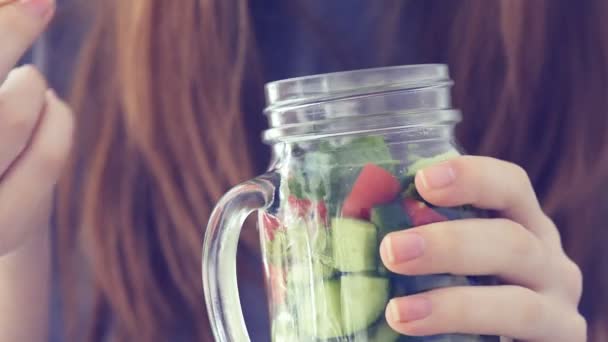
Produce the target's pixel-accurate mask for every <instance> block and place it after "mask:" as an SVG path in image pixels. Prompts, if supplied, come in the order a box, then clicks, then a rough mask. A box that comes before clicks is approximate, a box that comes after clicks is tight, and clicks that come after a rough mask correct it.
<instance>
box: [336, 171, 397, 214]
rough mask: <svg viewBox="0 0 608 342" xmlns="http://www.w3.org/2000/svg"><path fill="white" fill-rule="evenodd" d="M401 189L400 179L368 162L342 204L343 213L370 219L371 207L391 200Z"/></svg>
mask: <svg viewBox="0 0 608 342" xmlns="http://www.w3.org/2000/svg"><path fill="white" fill-rule="evenodd" d="M400 189H401V184H400V183H399V180H398V179H397V178H396V177H395V176H393V175H392V174H391V173H390V172H388V171H387V170H385V169H383V168H381V167H380V166H378V165H375V164H366V165H365V166H364V167H363V169H361V172H360V173H359V176H358V177H357V180H356V181H355V183H354V184H353V188H352V190H351V192H350V194H349V195H348V196H347V197H346V199H345V200H344V203H343V205H342V215H343V216H346V217H353V218H360V219H369V215H370V211H371V208H372V207H374V206H375V205H378V204H382V203H386V202H390V201H391V200H393V199H394V198H395V197H396V196H397V195H398V194H399V191H400Z"/></svg>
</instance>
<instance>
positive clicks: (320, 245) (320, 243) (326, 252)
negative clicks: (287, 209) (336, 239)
mask: <svg viewBox="0 0 608 342" xmlns="http://www.w3.org/2000/svg"><path fill="white" fill-rule="evenodd" d="M330 242H331V240H330V237H329V236H328V232H327V229H326V228H325V227H322V226H313V227H311V228H309V227H307V226H306V225H304V224H297V225H292V226H291V227H290V228H289V229H287V231H286V236H285V242H284V243H285V247H286V249H287V251H286V252H284V253H286V254H287V255H288V257H289V259H290V260H291V262H292V263H308V262H310V260H311V259H319V260H323V262H324V263H325V264H329V259H330V256H331V251H330V245H331V243H330Z"/></svg>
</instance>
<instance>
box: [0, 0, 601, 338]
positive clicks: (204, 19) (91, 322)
mask: <svg viewBox="0 0 608 342" xmlns="http://www.w3.org/2000/svg"><path fill="white" fill-rule="evenodd" d="M9 1H11V3H10V4H7V5H5V6H2V7H0V42H2V46H3V49H2V51H0V79H4V78H5V76H6V75H7V74H9V70H10V69H11V68H12V67H13V65H14V64H15V63H16V62H17V60H18V58H19V56H20V55H21V54H22V53H24V51H25V50H26V49H27V47H28V46H29V45H30V44H31V43H32V42H33V41H34V39H35V37H36V36H38V35H39V34H40V33H41V32H42V31H43V29H44V27H45V26H46V24H47V23H48V22H49V21H50V19H51V17H52V15H53V13H54V12H55V10H54V8H55V7H54V5H53V3H52V2H51V0H19V1H13V0H9ZM4 2H6V0H4ZM0 3H2V0H0ZM64 5H66V4H64ZM81 5H82V6H78V8H77V10H76V7H74V10H73V12H72V8H70V7H69V6H67V5H66V6H67V7H64V8H65V12H62V11H59V12H58V18H57V21H56V26H54V27H51V31H50V32H49V34H48V35H47V36H46V41H45V43H44V44H43V46H41V47H39V48H40V49H43V50H39V51H44V53H42V54H41V55H39V56H42V57H43V58H42V59H43V60H44V63H43V64H44V66H45V69H46V74H47V75H48V76H49V78H50V85H49V83H47V82H46V81H45V80H44V78H43V77H42V76H41V74H40V73H39V72H38V71H36V70H35V69H34V68H32V67H25V68H19V69H15V70H13V71H12V72H11V73H10V75H9V76H8V77H7V78H6V81H5V82H4V83H3V85H2V88H0V175H2V176H1V178H0V241H1V242H2V244H0V253H2V256H1V257H0V279H1V281H0V331H3V334H2V336H0V341H16V340H19V341H40V340H44V339H46V338H48V337H49V336H51V338H54V339H56V340H69V341H72V340H73V341H81V340H90V341H102V340H106V339H110V340H117V341H167V340H171V341H177V340H188V341H190V340H192V341H212V337H211V332H210V330H209V323H208V321H207V318H206V315H205V312H204V309H203V303H202V290H201V285H200V269H199V262H200V249H201V248H200V247H201V242H202V233H203V232H202V231H201V230H202V229H201V227H204V226H205V224H206V221H207V218H208V215H209V212H210V208H211V207H212V205H213V204H214V203H215V201H217V199H218V198H219V196H221V194H222V193H223V192H224V191H225V190H226V189H227V188H228V187H230V186H231V185H234V184H235V183H238V182H240V181H242V180H245V179H247V178H250V177H251V176H252V175H254V174H257V173H260V172H262V171H263V170H264V168H265V166H266V165H267V161H268V151H267V149H266V148H264V147H263V146H262V145H261V143H260V142H259V139H258V137H259V134H260V132H261V130H262V129H263V128H264V122H263V120H262V115H261V114H260V113H261V109H262V106H263V103H262V102H261V99H263V94H262V84H263V83H264V82H265V81H269V80H275V79H280V78H285V77H292V76H300V75H305V74H313V73H321V72H326V71H337V70H347V69H358V68H365V67H375V66H382V65H395V64H417V63H447V64H449V66H450V70H451V74H452V77H453V78H454V79H455V82H456V88H455V91H454V97H455V104H456V107H458V108H461V109H462V110H463V112H464V115H465V117H464V122H463V124H461V125H460V126H459V131H458V135H459V140H460V142H461V143H462V144H463V145H464V147H465V149H466V150H467V151H468V152H469V153H471V154H474V155H479V156H486V157H464V158H458V159H455V160H454V161H453V162H450V163H448V164H442V165H440V166H438V167H434V168H431V169H427V170H423V171H422V172H421V173H420V174H418V175H417V180H416V183H417V186H418V189H419V191H420V193H421V194H422V195H423V196H425V197H426V199H427V200H429V201H431V202H433V203H435V204H438V205H458V204H463V203H457V202H456V200H455V198H456V197H457V198H458V199H459V200H464V201H466V202H467V203H471V204H475V205H477V206H480V207H486V208H490V209H496V210H499V211H500V213H501V214H502V216H503V219H498V220H489V221H485V223H484V224H483V227H476V226H464V225H462V224H458V223H452V224H451V225H450V228H455V229H458V230H457V231H458V234H448V233H447V231H448V230H447V229H446V230H445V231H443V230H442V227H440V226H437V225H429V226H426V227H422V228H421V229H420V230H419V237H420V238H422V239H423V242H422V243H421V242H420V240H418V241H412V239H411V238H410V237H411V236H408V235H406V234H405V233H396V234H394V235H392V236H390V238H389V239H387V240H385V241H384V242H383V244H382V246H383V247H382V256H383V261H384V262H385V263H386V264H387V267H388V268H390V269H391V270H393V271H396V272H400V273H403V274H413V273H416V274H419V273H437V272H454V273H458V272H464V273H491V274H495V275H497V276H499V277H500V278H501V280H502V281H503V283H505V284H506V285H505V286H500V287H495V288H490V289H481V288H475V289H473V288H471V289H468V288H461V289H447V290H445V291H435V292H431V293H428V294H426V295H424V297H416V296H415V297H412V298H408V297H405V298H397V299H394V300H393V301H391V303H390V304H389V307H388V308H387V316H388V317H387V318H388V320H389V323H390V324H391V326H392V327H393V328H394V329H395V330H398V331H400V332H402V333H405V334H410V335H433V334H440V333H451V332H457V333H460V332H461V333H483V334H499V335H506V336H512V337H514V338H516V339H518V340H521V341H540V342H545V341H567V342H582V341H585V340H586V339H587V337H586V335H587V326H588V327H589V329H588V332H589V339H590V340H592V341H604V340H606V339H607V337H606V332H607V329H608V326H607V325H606V322H605V317H606V314H607V312H606V308H607V307H608V302H607V298H606V295H605V294H604V291H603V289H605V288H606V287H607V286H608V277H607V276H606V273H605V272H603V271H602V270H603V268H604V266H605V263H606V260H608V259H607V258H608V252H607V249H606V248H604V246H603V242H604V241H605V239H606V238H607V237H608V236H607V235H606V232H605V230H604V229H603V226H604V222H605V221H604V220H605V219H606V217H605V213H606V211H605V208H606V204H607V198H606V195H605V189H606V187H607V186H608V179H607V177H606V175H607V173H606V171H608V144H607V141H606V132H607V130H608V117H607V116H606V115H605V111H606V109H608V103H607V102H608V100H607V98H608V97H607V96H605V95H606V94H605V91H606V89H608V22H606V21H605V20H603V17H602V14H605V13H608V3H606V2H605V1H603V0H588V1H585V2H577V3H576V5H574V4H573V3H572V2H570V1H566V0H563V1H562V0H551V1H549V0H544V1H541V0H539V1H523V0H495V1H487V0H454V1H450V2H445V1H438V0H410V1H396V0H394V1H391V0H385V1H373V2H371V1H348V2H346V1H333V2H328V1H307V2H289V4H287V2H286V1H278V0H277V1H273V0H268V1H262V0H250V1H245V0H205V1H202V0H181V1H168V0H146V1H144V0H131V1H119V0H104V1H99V2H97V3H90V2H83V4H81ZM85 5H86V6H85ZM83 18H84V19H83ZM76 19H79V20H77V21H80V22H77V21H74V20H76ZM70 25H73V26H70ZM85 28H86V31H87V34H86V35H85V36H84V37H82V38H81V40H82V42H83V43H82V49H81V50H80V53H79V62H78V68H77V69H75V70H76V72H75V73H74V75H73V83H72V84H71V87H70V88H71V89H73V93H72V97H71V98H72V106H73V108H74V109H75V111H74V112H75V113H76V115H75V118H76V120H75V122H76V128H75V130H73V129H72V126H73V121H74V119H73V118H72V115H71V114H70V113H71V112H70V110H69V109H68V107H67V105H66V104H64V103H63V102H62V101H61V100H59V99H58V97H57V95H55V93H54V92H53V91H51V90H49V88H50V87H53V88H57V89H59V90H62V89H64V88H65V80H66V79H67V78H68V75H66V70H71V67H70V68H67V69H66V68H65V67H61V65H65V64H66V63H67V61H69V60H70V59H71V58H72V56H67V55H66V54H65V51H70V50H69V49H68V50H66V49H63V48H58V46H59V47H63V45H61V44H66V40H63V41H57V40H58V37H66V34H67V33H75V32H80V31H81V30H84V29H85ZM63 39H65V38H63ZM67 42H72V41H71V40H69V41H67ZM57 44H59V45H57ZM70 45H72V44H70ZM45 46H46V49H45ZM62 51H63V52H64V53H63V54H58V53H60V52H62ZM72 131H74V132H75V134H74V135H73V137H72V134H71V132H72ZM227 137H230V139H227ZM70 145H73V150H72V151H73V153H72V154H71V155H72V157H71V158H70V161H69V162H68V163H67V164H64V160H65V159H66V158H67V156H68V151H69V148H70ZM494 158H496V159H494ZM61 171H63V172H61ZM60 174H62V175H63V177H62V180H61V182H60V184H59V196H58V198H57V201H51V199H52V196H51V194H52V193H53V188H54V184H55V182H56V181H57V179H58V178H59V176H60ZM499 175H500V176H499ZM52 204H56V205H55V206H53V205H52ZM52 209H54V210H52ZM51 213H55V214H56V215H51ZM51 217H53V218H56V220H52V219H51ZM49 227H50V228H49ZM249 233H250V235H249V236H245V237H244V238H243V241H242V242H243V243H242V247H243V248H242V251H241V252H242V255H241V259H240V260H241V269H240V273H239V277H240V281H241V287H242V291H244V292H243V293H244V296H243V298H242V300H243V301H244V302H245V309H246V311H248V312H246V315H247V317H248V318H247V320H248V324H249V325H250V328H251V330H252V331H253V340H254V341H263V340H268V334H267V331H266V330H267V329H266V322H265V318H264V315H263V314H260V313H265V310H266V308H265V307H264V303H263V302H264V298H263V285H262V279H260V276H259V274H260V272H259V270H260V268H259V266H258V265H259V262H257V259H258V254H257V250H256V249H257V241H256V237H255V232H254V231H253V230H251V229H250V230H249ZM560 234H561V238H560ZM479 239H482V240H481V241H484V244H479V243H474V242H475V241H476V240H477V241H479ZM416 243H418V246H424V248H420V251H421V253H419V254H420V255H416V256H411V255H410V256H408V257H407V258H405V257H404V255H403V253H399V251H405V250H411V248H407V247H408V246H411V245H412V244H416ZM480 245H487V246H489V248H480V247H479V246H480ZM439 246H443V247H439ZM445 246H460V248H458V249H455V248H448V247H445ZM49 249H50V250H51V252H49ZM441 251H445V252H446V253H447V254H445V255H444V254H442V253H441ZM456 251H461V252H462V253H463V254H462V255H455V254H454V253H456ZM49 255H50V256H51V257H49ZM400 257H401V258H400ZM405 259H411V260H405ZM47 260H51V262H47ZM430 260H433V262H432V263H431V262H430ZM450 260H461V261H462V262H460V263H454V262H449V261H450ZM472 261H477V262H475V263H472ZM573 261H574V262H573ZM575 262H576V264H575ZM581 270H582V272H583V273H584V275H585V276H586V281H585V288H584V291H583V293H584V295H583V297H582V301H580V307H579V300H580V296H581V290H582V282H581ZM51 271H52V272H51ZM47 290H48V291H47ZM47 293H48V294H50V298H47V297H48V296H47ZM471 301H474V302H475V303H476V306H477V307H478V308H479V309H478V310H476V311H475V312H464V313H463V312H462V310H461V309H462V307H466V305H465V304H466V303H469V302H471ZM434 302H440V303H441V310H434V309H436V308H437V306H436V305H435V306H434V305H433V303H434ZM429 304H430V305H429ZM497 308H500V310H497ZM579 309H580V313H579ZM49 313H50V315H49ZM585 319H586V320H587V321H586V320H585ZM587 323H588V324H587Z"/></svg>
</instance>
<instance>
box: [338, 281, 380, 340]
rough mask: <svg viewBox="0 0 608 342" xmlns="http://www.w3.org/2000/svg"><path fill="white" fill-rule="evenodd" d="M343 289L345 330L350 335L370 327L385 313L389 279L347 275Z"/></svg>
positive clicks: (343, 282) (342, 285) (342, 283)
mask: <svg viewBox="0 0 608 342" xmlns="http://www.w3.org/2000/svg"><path fill="white" fill-rule="evenodd" d="M341 290H342V293H341V295H342V298H341V301H342V319H343V323H344V329H343V330H344V333H345V334H346V335H350V334H353V333H356V332H358V331H361V330H364V329H367V328H369V327H370V326H371V325H372V324H373V323H374V322H375V321H377V320H378V318H379V317H380V316H381V315H382V314H383V313H384V309H385V307H386V303H387V302H388V295H389V281H388V279H386V278H382V277H370V276H365V275H359V274H351V275H345V276H342V279H341Z"/></svg>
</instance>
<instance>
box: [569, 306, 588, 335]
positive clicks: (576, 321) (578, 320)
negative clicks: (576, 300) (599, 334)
mask: <svg viewBox="0 0 608 342" xmlns="http://www.w3.org/2000/svg"><path fill="white" fill-rule="evenodd" d="M572 327H573V329H574V334H573V335H574V341H576V342H584V341H587V329H588V327H587V320H586V319H585V317H583V315H581V314H580V313H577V314H576V315H575V316H574V318H573V320H572Z"/></svg>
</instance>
